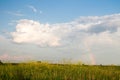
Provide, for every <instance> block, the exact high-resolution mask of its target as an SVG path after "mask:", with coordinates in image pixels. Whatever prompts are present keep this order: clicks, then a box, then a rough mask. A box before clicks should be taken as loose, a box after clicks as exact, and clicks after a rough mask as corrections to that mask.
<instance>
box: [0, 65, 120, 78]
mask: <svg viewBox="0 0 120 80" xmlns="http://www.w3.org/2000/svg"><path fill="white" fill-rule="evenodd" d="M0 80H120V66H88V65H73V64H71V65H68V64H66V65H61V64H48V63H27V64H4V65H0Z"/></svg>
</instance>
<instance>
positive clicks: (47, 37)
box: [11, 14, 120, 47]
mask: <svg viewBox="0 0 120 80" xmlns="http://www.w3.org/2000/svg"><path fill="white" fill-rule="evenodd" d="M119 29H120V14H113V15H105V16H88V17H80V18H79V19H77V20H74V21H71V22H68V23H56V24H41V23H40V22H38V21H33V20H28V19H21V20H20V21H19V22H18V24H17V26H16V31H15V32H12V33H11V34H12V37H13V41H14V42H16V43H32V44H37V45H40V46H52V47H53V46H61V45H66V44H73V43H74V44H76V45H78V44H84V42H85V41H87V42H89V43H90V44H99V43H100V44H101V43H103V44H104V43H105V44H106V43H112V44H114V43H115V44H116V43H117V42H118V41H119V39H120V35H119V34H120V33H119Z"/></svg>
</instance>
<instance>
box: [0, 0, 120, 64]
mask: <svg viewBox="0 0 120 80" xmlns="http://www.w3.org/2000/svg"><path fill="white" fill-rule="evenodd" d="M119 4H120V0H0V60H3V61H16V62H19V61H27V60H28V61H29V60H46V61H50V62H59V61H62V60H68V61H69V60H70V61H74V62H78V61H82V62H84V63H88V64H120V5H119Z"/></svg>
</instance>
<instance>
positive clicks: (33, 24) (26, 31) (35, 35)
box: [11, 19, 60, 46]
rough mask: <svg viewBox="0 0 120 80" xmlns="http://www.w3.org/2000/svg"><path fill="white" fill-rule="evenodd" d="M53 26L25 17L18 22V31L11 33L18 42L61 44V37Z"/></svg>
mask: <svg viewBox="0 0 120 80" xmlns="http://www.w3.org/2000/svg"><path fill="white" fill-rule="evenodd" d="M53 28H54V27H53ZM53 28H52V27H50V25H49V24H40V23H39V22H37V21H33V20H27V19H23V20H20V21H19V22H18V24H17V26H16V32H12V33H11V34H12V37H13V41H14V42H16V43H33V44H37V45H40V46H59V45H60V43H59V40H60V38H59V37H57V35H56V34H55V33H54V29H53Z"/></svg>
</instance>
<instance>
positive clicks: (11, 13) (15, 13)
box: [7, 11, 24, 16]
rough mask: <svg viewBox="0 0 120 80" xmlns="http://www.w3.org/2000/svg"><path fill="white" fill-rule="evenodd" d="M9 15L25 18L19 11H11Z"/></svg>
mask: <svg viewBox="0 0 120 80" xmlns="http://www.w3.org/2000/svg"><path fill="white" fill-rule="evenodd" d="M7 13H8V14H10V15H14V16H24V15H23V14H22V13H20V12H19V11H17V12H10V11H8V12H7Z"/></svg>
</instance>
